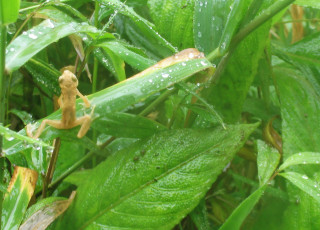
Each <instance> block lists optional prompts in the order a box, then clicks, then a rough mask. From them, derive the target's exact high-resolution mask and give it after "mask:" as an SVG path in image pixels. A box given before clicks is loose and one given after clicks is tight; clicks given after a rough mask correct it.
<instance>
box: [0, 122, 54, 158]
mask: <svg viewBox="0 0 320 230" xmlns="http://www.w3.org/2000/svg"><path fill="white" fill-rule="evenodd" d="M0 135H1V136H3V137H4V138H5V139H6V140H7V141H8V142H15V141H16V140H19V141H23V142H24V146H22V147H23V148H29V147H31V146H34V148H40V147H45V148H49V149H52V147H51V146H50V145H48V144H47V143H45V142H43V141H39V140H35V139H33V138H30V137H27V136H24V135H21V134H19V133H17V132H15V131H12V130H10V129H9V128H5V127H3V126H2V125H0ZM27 145H29V146H27ZM2 154H4V155H6V154H10V152H8V151H6V150H5V149H2Z"/></svg>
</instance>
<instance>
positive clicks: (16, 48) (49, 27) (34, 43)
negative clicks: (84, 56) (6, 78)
mask: <svg viewBox="0 0 320 230" xmlns="http://www.w3.org/2000/svg"><path fill="white" fill-rule="evenodd" d="M79 32H86V33H96V32H97V29H96V28H95V27H92V26H89V25H86V24H79V23H75V22H71V23H55V22H53V21H51V20H50V19H47V20H45V21H43V22H42V23H40V24H39V25H37V26H34V27H33V28H32V29H30V30H28V31H25V32H24V33H22V35H20V36H19V37H17V38H16V39H15V40H14V41H13V42H11V43H10V45H9V46H8V47H7V50H8V52H7V56H6V69H7V71H10V72H11V71H14V70H16V69H18V68H20V67H21V66H22V65H23V64H25V63H26V62H27V61H28V60H29V59H30V58H31V57H33V56H34V55H35V54H37V53H38V52H40V51H41V50H42V49H44V48H45V47H47V46H48V45H50V44H51V43H53V42H55V41H57V40H59V39H60V38H63V37H65V36H68V35H70V34H73V33H79Z"/></svg>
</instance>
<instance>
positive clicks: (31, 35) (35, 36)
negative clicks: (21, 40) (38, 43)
mask: <svg viewBox="0 0 320 230" xmlns="http://www.w3.org/2000/svg"><path fill="white" fill-rule="evenodd" d="M29 38H31V39H37V38H38V36H37V35H35V34H29Z"/></svg>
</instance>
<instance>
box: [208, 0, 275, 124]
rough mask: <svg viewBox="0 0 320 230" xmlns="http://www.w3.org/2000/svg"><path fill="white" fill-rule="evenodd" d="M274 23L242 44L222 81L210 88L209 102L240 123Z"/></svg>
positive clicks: (225, 119)
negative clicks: (243, 108) (247, 96)
mask: <svg viewBox="0 0 320 230" xmlns="http://www.w3.org/2000/svg"><path fill="white" fill-rule="evenodd" d="M272 2H273V1H272V0H268V1H264V2H263V4H262V9H264V8H265V7H268V6H269V5H271V3H272ZM270 25H271V22H267V23H265V24H264V25H263V26H261V27H260V28H258V29H257V30H256V31H255V32H253V33H251V34H250V35H249V36H248V37H246V38H245V39H244V40H243V41H242V42H241V43H240V44H239V46H238V47H237V48H236V50H235V51H234V53H233V55H232V56H231V58H230V60H229V62H228V65H227V67H226V69H225V71H224V73H223V74H222V75H221V79H220V81H219V83H218V84H217V85H216V86H212V87H210V89H209V97H208V102H210V104H213V105H214V106H215V108H216V109H217V110H218V111H220V114H222V115H223V117H224V121H226V122H236V121H238V119H239V118H240V114H241V111H242V107H243V103H244V100H245V98H246V95H247V91H248V89H249V87H250V85H251V83H252V81H253V78H254V76H255V73H256V71H257V67H258V63H259V58H260V57H261V55H262V53H263V49H264V48H265V45H266V41H267V38H268V35H269V29H270ZM230 36H231V34H230Z"/></svg>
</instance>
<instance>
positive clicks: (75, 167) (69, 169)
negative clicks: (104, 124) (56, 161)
mask: <svg viewBox="0 0 320 230" xmlns="http://www.w3.org/2000/svg"><path fill="white" fill-rule="evenodd" d="M114 140H115V138H114V137H111V138H109V139H108V140H107V141H106V142H104V143H103V144H102V145H100V146H98V148H95V149H93V150H91V151H90V152H89V153H87V154H86V155H85V156H84V157H82V158H81V159H80V160H79V161H77V162H76V163H75V164H73V165H72V166H71V167H70V168H68V169H67V170H66V171H65V172H64V173H63V174H61V175H60V176H59V177H58V178H57V179H56V180H55V181H53V182H52V183H51V184H49V186H48V188H52V187H54V186H56V185H57V184H58V183H59V182H60V181H62V180H63V179H64V178H66V177H67V176H69V175H70V174H71V173H73V172H74V171H75V170H77V169H78V168H79V167H80V166H81V165H82V164H83V163H84V162H86V161H87V160H89V159H90V158H91V157H92V156H94V154H95V153H96V152H97V151H100V150H103V149H104V148H105V147H107V146H108V145H109V144H110V143H111V142H112V141H114Z"/></svg>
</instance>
